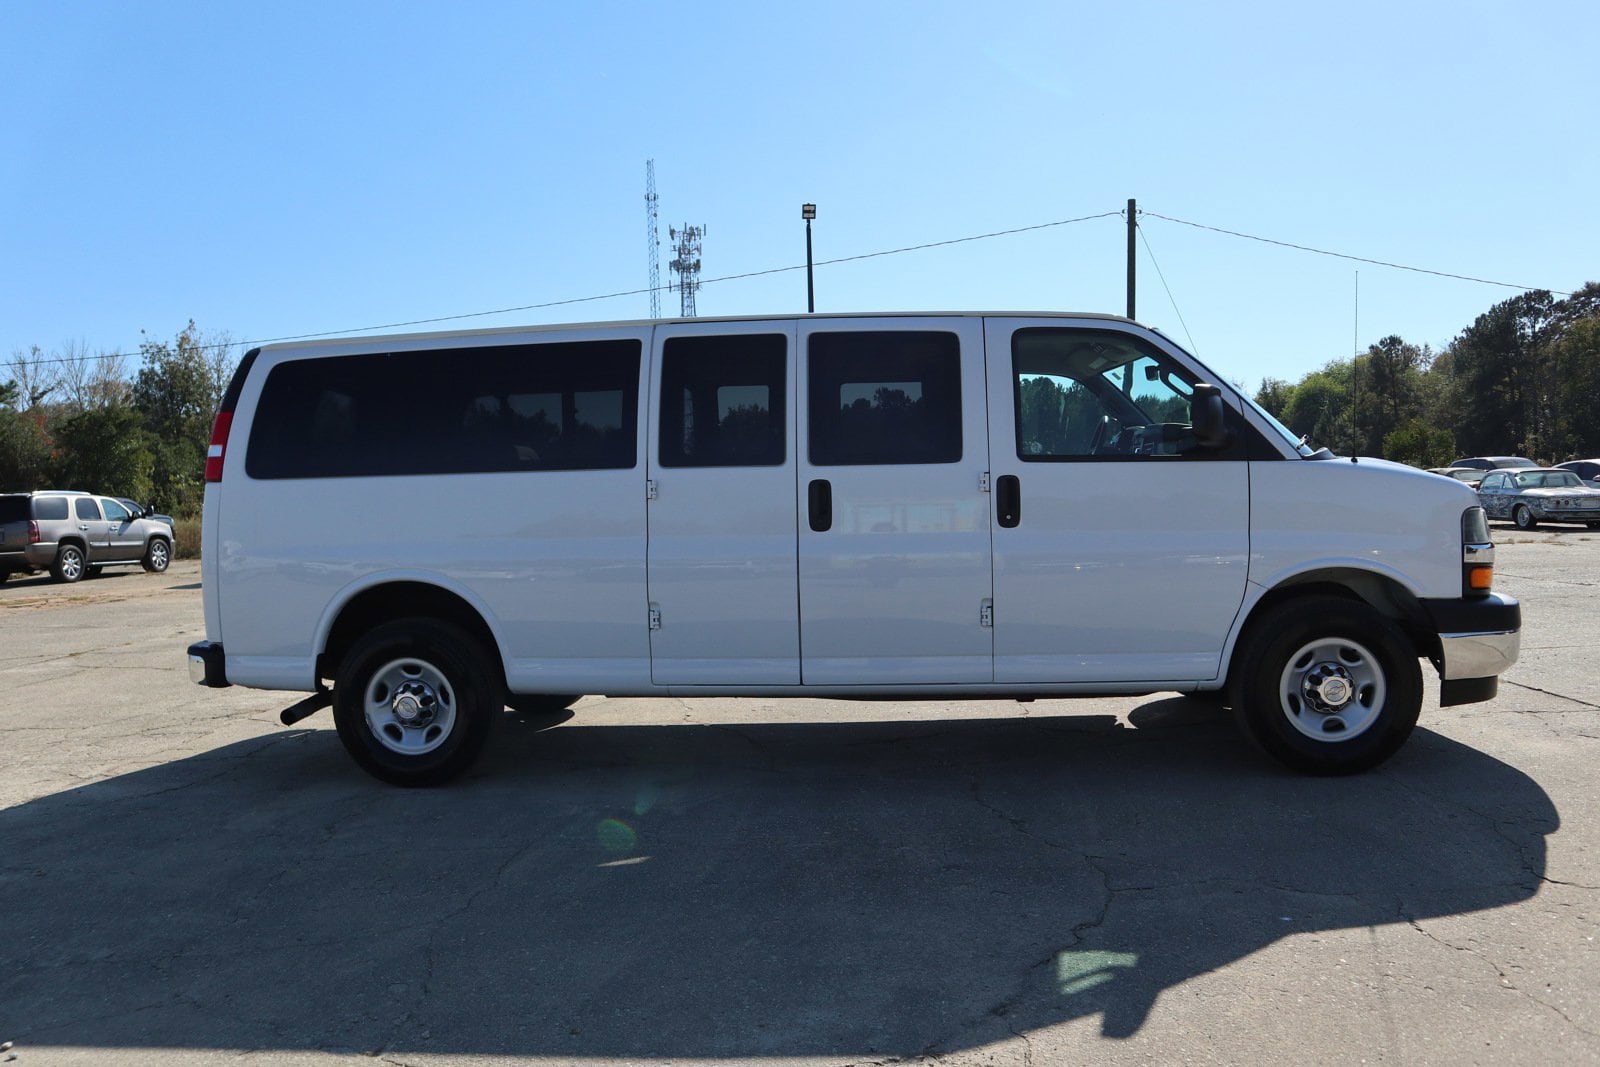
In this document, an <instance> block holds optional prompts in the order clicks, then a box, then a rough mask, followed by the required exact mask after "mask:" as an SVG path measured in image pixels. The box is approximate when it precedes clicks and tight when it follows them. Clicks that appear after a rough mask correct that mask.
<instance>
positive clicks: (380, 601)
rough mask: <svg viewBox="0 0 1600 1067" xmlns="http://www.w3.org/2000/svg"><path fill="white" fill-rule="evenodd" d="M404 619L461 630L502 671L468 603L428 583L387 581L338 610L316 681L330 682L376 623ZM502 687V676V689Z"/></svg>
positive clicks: (487, 635) (496, 649) (490, 634)
mask: <svg viewBox="0 0 1600 1067" xmlns="http://www.w3.org/2000/svg"><path fill="white" fill-rule="evenodd" d="M406 616H424V617H427V618H433V619H440V620H443V621H445V622H451V623H454V624H455V625H457V626H459V627H461V628H462V629H463V630H465V631H466V632H467V633H468V634H469V635H471V637H472V638H473V640H475V641H477V642H478V643H479V644H481V645H482V646H483V649H484V652H485V653H486V654H487V655H488V656H489V659H490V661H491V662H492V663H494V664H495V666H496V667H497V668H500V669H501V670H502V672H503V670H504V667H503V664H502V663H501V660H500V646H499V644H498V643H497V642H496V641H495V639H494V633H493V631H491V630H490V629H489V624H488V623H486V622H484V621H483V616H482V615H480V614H478V611H477V609H475V608H474V607H473V606H472V605H471V604H468V603H467V602H466V601H465V600H463V599H462V598H461V597H459V596H457V595H456V594H455V593H452V592H450V591H449V590H447V589H441V588H439V587H438V586H436V585H429V584H428V583H427V582H390V583H388V584H387V585H379V586H374V587H373V588H371V589H365V590H363V591H361V592H360V593H358V594H356V596H355V597H354V598H352V599H351V601H350V602H349V603H348V604H346V605H345V606H344V607H343V608H341V609H340V611H339V617H338V618H337V619H335V620H334V623H333V629H332V630H330V631H329V632H328V643H327V646H326V647H325V648H324V649H323V650H322V653H321V654H320V655H319V656H318V657H317V678H318V680H319V681H320V680H322V679H327V680H329V681H331V680H333V679H334V678H335V677H337V676H338V673H339V664H340V663H341V662H342V661H343V660H344V657H345V654H346V653H347V652H349V651H350V646H351V645H353V644H355V642H356V641H357V640H359V639H360V637H361V635H362V634H364V633H366V632H367V631H368V630H370V629H372V628H373V627H374V626H376V625H378V624H379V623H383V622H388V621H389V620H391V619H397V618H404V617H406ZM504 686H505V680H504V678H503V677H502V678H501V688H504Z"/></svg>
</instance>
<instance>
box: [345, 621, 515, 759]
mask: <svg viewBox="0 0 1600 1067" xmlns="http://www.w3.org/2000/svg"><path fill="white" fill-rule="evenodd" d="M502 692H503V690H502V683H501V679H500V670H499V665H498V664H497V663H495V662H494V661H493V660H492V659H491V656H490V654H489V652H488V651H487V650H485V649H484V648H483V646H482V645H480V644H479V643H478V642H477V641H475V640H474V639H473V638H472V637H471V636H470V635H469V634H468V633H467V632H466V631H465V630H463V629H461V627H459V626H456V625H455V624H454V623H449V622H444V621H442V620H439V619H431V618H409V619H396V620H395V621H393V622H387V623H384V624H383V625H381V626H377V627H374V628H373V629H372V630H370V631H368V632H367V633H366V634H365V635H364V636H363V637H361V639H360V640H358V641H356V643H355V644H354V645H353V646H352V647H351V649H350V651H349V652H348V653H347V654H346V655H345V657H344V660H343V662H342V663H341V664H340V665H339V672H338V676H337V678H336V679H335V682H334V689H333V697H334V699H333V721H334V724H335V725H336V726H337V727H338V729H339V740H340V741H341V742H343V743H344V747H345V750H346V751H348V752H349V753H350V755H351V756H352V757H354V759H355V761H356V762H357V763H358V764H360V765H361V767H362V769H364V770H365V771H367V773H369V774H371V775H373V776H374V777H376V778H381V779H382V780H383V781H385V782H391V783H393V784H395V785H404V786H432V785H441V784H443V783H445V782H448V781H450V780H451V779H452V778H454V777H456V776H457V775H459V774H460V773H461V772H462V771H465V770H466V769H467V768H468V767H469V766H470V765H471V764H472V761H473V760H475V759H476V758H477V756H478V753H479V752H480V751H481V750H482V749H483V744H484V742H485V741H486V740H487V739H488V736H489V727H490V726H491V725H492V724H493V722H494V720H495V718H496V717H497V716H498V715H499V713H500V696H501V693H502Z"/></svg>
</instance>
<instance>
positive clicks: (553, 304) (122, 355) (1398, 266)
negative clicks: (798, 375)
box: [31, 210, 1572, 366]
mask: <svg viewBox="0 0 1600 1067" xmlns="http://www.w3.org/2000/svg"><path fill="white" fill-rule="evenodd" d="M1122 215H1123V212H1122V211H1121V210H1116V211H1102V212H1100V213H1098V214H1094V215H1080V216H1078V217H1076V218H1070V219H1057V220H1056V221H1054V222H1041V223H1036V224H1034V225H1032V226H1018V227H1015V228H1013V229H1009V230H995V231H993V232H991V233H980V234H973V235H972V236H969V237H952V238H949V239H948V240H944V241H927V242H924V243H923V244H915V245H906V246H904V247H901V248H889V249H884V250H883V251H880V252H863V253H860V254H859V255H854V256H839V257H837V258H835V259H824V260H819V261H818V262H817V263H816V264H814V265H815V266H819V267H826V266H833V265H835V264H839V263H856V262H859V261H861V260H865V259H879V258H881V257H883V256H898V255H903V254H905V253H908V252H922V251H925V250H927V249H930V248H945V247H948V246H950V245H958V244H967V243H970V242H972V241H988V240H993V239H994V238H997V237H1011V236H1015V235H1016V234H1019V233H1031V232H1033V231H1035V230H1047V229H1051V228H1054V227H1057V226H1071V225H1073V224H1075V223H1080V222H1092V221H1094V220H1096V219H1108V218H1121V217H1122ZM1139 217H1140V218H1155V219H1161V220H1163V221H1165V222H1175V223H1178V224H1179V225H1182V226H1192V227H1194V228H1195V229H1199V230H1210V231H1212V232H1214V233H1221V234H1226V235H1228V236H1229V237H1240V238H1244V239H1246V240H1250V241H1259V242H1261V243H1262V244H1270V245H1278V246H1279V247H1282V248H1292V249H1294V250H1296V251H1299V252H1310V253H1314V254H1316V255H1319V256H1332V257H1333V258H1335V259H1346V260H1353V261H1354V262H1357V263H1372V264H1375V265H1377V266H1380V267H1391V268H1393V269H1395V270H1404V271H1411V272H1414V273H1417V274H1431V275H1433V276H1434V277H1438V278H1451V279H1454V280H1456V281H1465V282H1476V283H1478V284H1480V285H1495V286H1500V287H1501V288H1505V289H1519V290H1521V291H1523V292H1532V291H1534V290H1535V289H1537V288H1539V287H1538V286H1528V285H1516V284H1513V283H1511V282H1497V281H1491V280H1490V279H1487V278H1474V277H1471V276H1470V275H1466V274H1451V273H1448V272H1446V271H1437V270H1429V269H1427V268H1425V267H1411V266H1407V265H1405V264H1403V263H1390V262H1387V261H1385V260H1381V259H1369V258H1367V257H1365V256H1352V255H1348V254H1346V253H1343V252H1330V251H1328V250H1327V249H1324V248H1313V247H1311V246H1310V245H1302V244H1295V243H1293V242H1290V241H1278V240H1274V239H1273V238H1270V237H1258V236H1256V235H1255V234H1249V233H1241V232H1239V231H1238V230H1229V229H1225V228H1223V227H1221V226H1208V225H1206V224H1205V223H1202V222H1191V221H1189V220H1188V219H1179V218H1174V217H1172V216H1170V215H1162V214H1159V213H1157V212H1154V211H1140V212H1139ZM1149 247H1150V244H1149V239H1148V238H1145V248H1146V250H1149ZM1151 262H1152V263H1153V262H1155V256H1154V254H1153V253H1152V255H1151ZM805 269H806V267H805V264H803V263H799V264H795V265H793V266H788V267H769V268H767V269H766V270H753V271H745V272H744V273H742V274H725V275H723V276H721V277H718V278H706V279H703V280H702V281H701V282H700V284H701V285H714V284H716V283H717V282H734V281H743V280H744V279H747V278H761V277H765V276H767V275H771V274H785V273H788V272H790V271H797V270H805ZM1156 272H1157V274H1160V272H1161V268H1160V265H1159V264H1157V266H1156ZM1162 284H1163V285H1165V284H1166V279H1165V278H1163V279H1162ZM663 288H665V289H671V288H672V286H670V285H668V286H652V287H647V288H643V289H623V290H619V291H617V292H614V293H599V294H596V295H594V296H575V297H568V298H567V299H564V300H546V301H543V302H541V303H536V304H520V305H517V306H516V307H505V308H496V309H494V310H491V311H468V312H462V313H460V314H455V315H436V316H433V317H431V318H425V319H407V320H405V321H403V322H386V323H379V324H376V325H372V326H358V327H352V328H347V329H342V330H319V331H316V332H314V333H298V334H286V335H284V336H282V337H264V338H259V339H257V340H253V341H230V342H227V343H225V344H212V345H201V346H199V348H200V349H201V350H202V351H209V350H214V349H221V348H253V347H255V346H257V345H267V344H276V343H279V342H282V341H308V340H313V339H315V338H318V337H343V336H350V335H355V334H364V333H373V332H377V331H383V330H399V329H405V328H408V327H412V326H436V325H438V324H440V323H445V322H460V321H462V320H465V319H479V318H487V317H489V316H493V315H510V314H515V313H519V312H524V311H544V310H547V309H549V308H557V307H568V306H571V305H574V304H589V303H595V302H597V301H601V300H617V299H620V298H622V297H627V296H640V295H642V294H647V293H648V294H651V295H655V294H658V293H659V292H660V291H661V290H662V289H663ZM1545 291H1546V292H1550V293H1553V294H1554V295H1556V296H1571V295H1572V294H1571V293H1570V292H1565V291H1562V290H1560V289H1549V290H1545ZM1168 297H1169V298H1170V297H1171V292H1170V290H1169V292H1168ZM1173 310H1174V311H1176V310H1177V304H1176V302H1174V303H1173ZM1178 318H1179V321H1180V322H1181V321H1182V319H1183V315H1182V313H1181V312H1180V313H1179V315H1178ZM1185 332H1187V327H1185ZM141 354H142V353H136V352H104V353H99V354H97V355H94V356H87V357H83V358H87V359H131V358H134V357H136V356H138V355H141ZM76 362H79V359H77V358H50V359H38V360H33V361H31V365H33V366H43V365H45V364H55V363H76Z"/></svg>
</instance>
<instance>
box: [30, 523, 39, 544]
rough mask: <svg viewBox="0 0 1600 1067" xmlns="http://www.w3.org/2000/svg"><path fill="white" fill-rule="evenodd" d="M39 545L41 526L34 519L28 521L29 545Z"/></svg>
mask: <svg viewBox="0 0 1600 1067" xmlns="http://www.w3.org/2000/svg"><path fill="white" fill-rule="evenodd" d="M38 543H39V524H38V523H37V522H35V521H34V520H32V519H29V520H28V544H30V545H36V544H38Z"/></svg>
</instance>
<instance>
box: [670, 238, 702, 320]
mask: <svg viewBox="0 0 1600 1067" xmlns="http://www.w3.org/2000/svg"><path fill="white" fill-rule="evenodd" d="M705 235H706V228H705V227H704V226H685V227H684V228H683V229H681V230H675V229H671V228H670V227H669V228H668V230H667V236H669V237H671V238H672V239H673V240H674V241H676V242H677V244H676V245H675V246H674V247H673V251H674V252H676V253H677V258H676V259H674V260H673V261H672V262H671V263H668V264H667V266H668V267H669V268H671V270H672V272H673V273H674V274H676V275H677V276H678V280H677V281H675V282H673V283H672V288H674V289H676V290H677V291H678V298H679V300H680V302H681V307H682V315H683V317H684V318H686V319H692V318H694V314H695V312H694V294H695V291H696V290H697V289H699V288H700V239H701V238H702V237H704V236H705Z"/></svg>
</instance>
